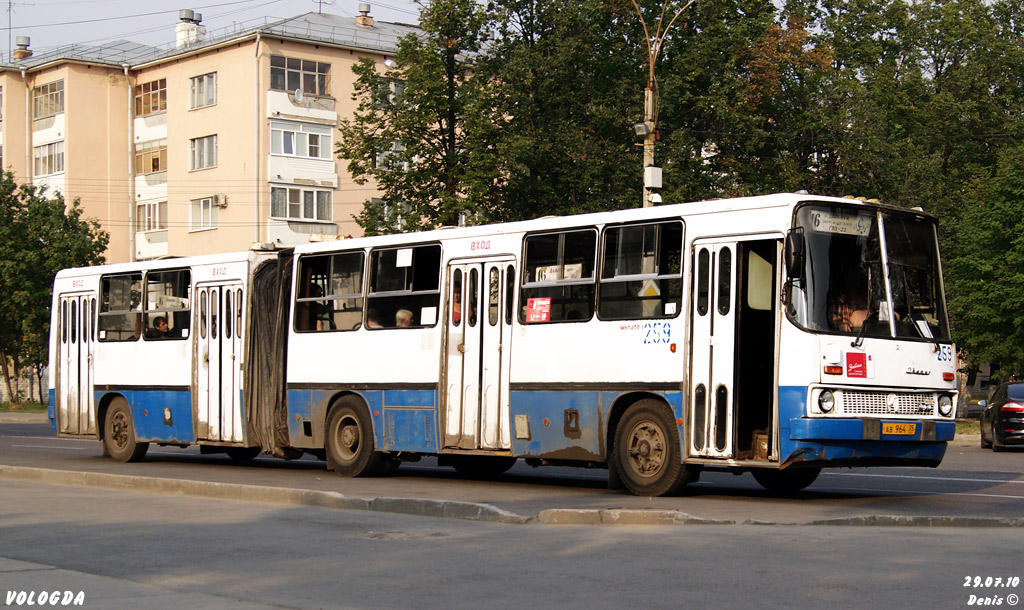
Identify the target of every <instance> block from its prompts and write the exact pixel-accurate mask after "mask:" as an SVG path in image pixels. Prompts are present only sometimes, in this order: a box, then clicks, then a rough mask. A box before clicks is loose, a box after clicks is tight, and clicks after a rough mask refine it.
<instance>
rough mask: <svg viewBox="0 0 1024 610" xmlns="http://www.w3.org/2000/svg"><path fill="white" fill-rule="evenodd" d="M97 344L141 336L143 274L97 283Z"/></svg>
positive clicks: (104, 279)
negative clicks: (98, 291) (98, 302)
mask: <svg viewBox="0 0 1024 610" xmlns="http://www.w3.org/2000/svg"><path fill="white" fill-rule="evenodd" d="M99 333H100V336H99V340H100V341H135V340H136V339H138V338H139V337H140V336H142V274H141V273H126V274H123V275H107V276H104V277H103V278H102V279H101V281H100V312H99Z"/></svg>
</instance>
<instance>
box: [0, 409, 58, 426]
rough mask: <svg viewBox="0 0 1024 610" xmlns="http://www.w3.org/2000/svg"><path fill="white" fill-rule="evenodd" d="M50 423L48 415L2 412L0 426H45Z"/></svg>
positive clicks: (0, 413) (0, 412)
mask: <svg viewBox="0 0 1024 610" xmlns="http://www.w3.org/2000/svg"><path fill="white" fill-rule="evenodd" d="M49 421H50V418H48V417H47V416H46V413H31V412H26V411H0V424H45V423H48V422H49Z"/></svg>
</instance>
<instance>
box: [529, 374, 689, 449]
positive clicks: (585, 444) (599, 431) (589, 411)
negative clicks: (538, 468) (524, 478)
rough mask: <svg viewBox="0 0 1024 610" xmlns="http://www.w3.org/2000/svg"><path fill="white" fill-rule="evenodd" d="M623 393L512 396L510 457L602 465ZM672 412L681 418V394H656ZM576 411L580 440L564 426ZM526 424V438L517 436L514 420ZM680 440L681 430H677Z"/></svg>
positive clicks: (533, 391) (530, 391)
mask: <svg viewBox="0 0 1024 610" xmlns="http://www.w3.org/2000/svg"><path fill="white" fill-rule="evenodd" d="M625 393H626V392H598V391H587V390H579V391H574V390H566V391H537V390H523V391H519V392H512V395H511V400H510V401H509V407H510V411H511V419H512V421H511V426H512V453H513V454H514V455H517V456H520V457H534V456H536V457H544V458H547V459H567V460H584V461H601V460H603V459H604V458H605V456H606V455H607V447H606V441H605V436H606V434H607V430H608V417H609V415H610V412H611V409H612V406H613V405H614V404H615V401H616V400H618V399H619V397H621V396H622V395H623V394H625ZM656 394H657V395H658V396H660V397H662V398H664V399H665V400H666V401H667V402H668V403H669V405H670V407H671V408H672V411H673V413H674V414H675V417H676V418H677V419H678V418H680V417H682V402H683V396H682V392H657V393H656ZM569 410H575V411H576V412H577V417H578V426H576V427H578V430H579V438H574V437H575V436H576V434H575V432H574V431H573V430H574V429H575V428H574V429H573V430H569V428H570V426H568V425H567V422H566V417H567V416H566V412H567V411H569ZM517 415H525V416H526V417H527V418H528V421H529V438H518V437H517V435H516V425H515V421H516V416H517ZM677 432H678V433H679V435H680V442H681V439H682V429H681V428H677Z"/></svg>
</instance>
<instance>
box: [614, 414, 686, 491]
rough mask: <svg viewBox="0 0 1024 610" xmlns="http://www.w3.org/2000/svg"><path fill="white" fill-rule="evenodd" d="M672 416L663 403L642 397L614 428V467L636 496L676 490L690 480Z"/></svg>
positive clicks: (624, 483) (623, 482)
mask: <svg viewBox="0 0 1024 610" xmlns="http://www.w3.org/2000/svg"><path fill="white" fill-rule="evenodd" d="M675 428H676V426H675V419H674V418H673V417H672V412H671V411H670V410H669V408H668V405H666V404H665V403H663V402H661V401H659V400H654V399H644V400H641V401H639V402H637V403H636V404H634V405H633V406H631V407H630V408H629V410H627V411H626V413H625V415H623V417H622V420H621V421H620V422H619V425H618V427H617V428H616V429H615V447H614V450H613V451H614V456H613V459H614V460H616V464H615V471H616V473H617V474H618V476H619V477H620V478H621V480H622V484H623V485H625V487H626V489H628V490H629V491H630V492H631V493H633V494H635V495H637V496H665V495H671V494H674V493H677V492H678V491H679V490H680V489H681V488H682V487H683V486H684V485H686V483H687V482H689V476H688V474H689V473H688V471H687V469H686V467H685V466H684V465H683V462H682V454H681V451H680V447H679V435H678V434H676V430H675Z"/></svg>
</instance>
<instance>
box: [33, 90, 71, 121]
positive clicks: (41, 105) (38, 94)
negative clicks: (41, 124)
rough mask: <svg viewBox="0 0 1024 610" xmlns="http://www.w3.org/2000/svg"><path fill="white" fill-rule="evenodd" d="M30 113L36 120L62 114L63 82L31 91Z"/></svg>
mask: <svg viewBox="0 0 1024 610" xmlns="http://www.w3.org/2000/svg"><path fill="white" fill-rule="evenodd" d="M32 112H33V114H34V115H35V118H37V119H44V118H46V117H50V116H54V115H57V114H60V113H62V112H64V81H63V80H58V81H54V82H52V83H46V84H45V85H39V86H38V87H34V88H33V89H32Z"/></svg>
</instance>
